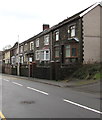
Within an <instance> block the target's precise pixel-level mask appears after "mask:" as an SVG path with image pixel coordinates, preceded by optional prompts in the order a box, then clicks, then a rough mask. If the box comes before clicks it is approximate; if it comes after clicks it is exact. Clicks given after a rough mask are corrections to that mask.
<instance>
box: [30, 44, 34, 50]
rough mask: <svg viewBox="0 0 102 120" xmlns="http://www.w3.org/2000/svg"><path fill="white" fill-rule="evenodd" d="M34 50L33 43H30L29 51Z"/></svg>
mask: <svg viewBox="0 0 102 120" xmlns="http://www.w3.org/2000/svg"><path fill="white" fill-rule="evenodd" d="M33 49H34V42H30V50H33Z"/></svg>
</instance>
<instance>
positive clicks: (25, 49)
mask: <svg viewBox="0 0 102 120" xmlns="http://www.w3.org/2000/svg"><path fill="white" fill-rule="evenodd" d="M27 46H28V45H27V43H26V44H25V45H24V51H27V49H28V48H27Z"/></svg>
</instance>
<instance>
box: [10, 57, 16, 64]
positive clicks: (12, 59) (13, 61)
mask: <svg viewBox="0 0 102 120" xmlns="http://www.w3.org/2000/svg"><path fill="white" fill-rule="evenodd" d="M11 63H12V64H15V63H16V58H15V56H12V57H11Z"/></svg>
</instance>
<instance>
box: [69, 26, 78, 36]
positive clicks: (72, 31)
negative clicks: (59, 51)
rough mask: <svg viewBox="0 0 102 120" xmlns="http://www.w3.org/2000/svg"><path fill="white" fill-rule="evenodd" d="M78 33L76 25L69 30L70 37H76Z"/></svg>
mask: <svg viewBox="0 0 102 120" xmlns="http://www.w3.org/2000/svg"><path fill="white" fill-rule="evenodd" d="M75 34H76V31H75V25H73V26H70V27H69V28H68V36H69V37H70V38H71V37H75Z"/></svg>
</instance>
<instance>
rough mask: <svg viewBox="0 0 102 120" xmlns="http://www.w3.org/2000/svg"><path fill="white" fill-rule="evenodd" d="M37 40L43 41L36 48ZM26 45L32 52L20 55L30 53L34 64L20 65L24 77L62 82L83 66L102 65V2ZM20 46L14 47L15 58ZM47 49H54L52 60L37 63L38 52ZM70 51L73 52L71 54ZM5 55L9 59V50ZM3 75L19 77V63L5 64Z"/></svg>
mask: <svg viewBox="0 0 102 120" xmlns="http://www.w3.org/2000/svg"><path fill="white" fill-rule="evenodd" d="M73 26H75V27H73ZM48 27H49V26H48ZM71 28H72V29H73V28H75V35H74V37H71V36H70V31H71ZM56 32H57V33H59V40H56V37H55V35H56ZM48 34H49V37H50V41H49V45H47V46H44V36H45V35H48ZM37 38H39V42H40V43H39V44H40V46H39V47H36V46H35V45H36V40H37ZM30 42H34V49H33V50H32V51H30V50H29V44H30ZM26 43H28V50H27V51H24V48H23V52H22V53H20V54H21V55H22V56H23V58H24V55H25V54H27V57H28V59H29V57H31V56H32V58H33V59H32V60H33V61H32V62H29V61H28V62H24V64H21V63H20V75H21V76H26V77H33V78H41V79H49V80H50V79H51V80H62V79H66V78H67V77H69V76H70V75H71V74H72V73H73V72H74V71H76V70H77V69H78V68H79V67H80V65H82V64H83V63H84V64H88V63H95V62H102V47H101V45H102V6H101V3H96V4H94V5H92V6H90V7H89V8H87V9H85V10H83V11H81V12H79V13H77V14H75V15H73V16H72V17H70V18H68V19H65V20H64V21H62V22H60V23H58V24H57V25H55V26H53V27H51V28H48V29H47V30H44V31H42V32H41V33H39V34H38V35H36V36H34V37H32V38H30V39H28V40H27V41H24V42H23V43H20V46H24V45H25V44H26ZM17 46H18V45H17V43H16V44H15V46H14V47H13V48H11V50H10V53H11V55H10V56H11V57H12V56H14V55H15V54H17V53H15V51H17ZM69 46H70V47H69ZM73 46H74V48H75V49H74V50H76V53H75V54H76V55H75V54H74V55H72V48H73ZM45 49H49V50H50V60H49V61H42V62H41V60H36V51H39V50H45ZM68 49H70V53H68V51H67V50H68ZM56 50H57V51H56ZM11 51H12V52H11ZM3 54H4V56H5V51H4V52H3ZM69 54H70V57H69ZM71 55H72V56H71ZM4 60H5V58H4ZM3 73H7V74H13V75H17V64H16V65H12V64H11V62H10V63H9V64H3Z"/></svg>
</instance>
